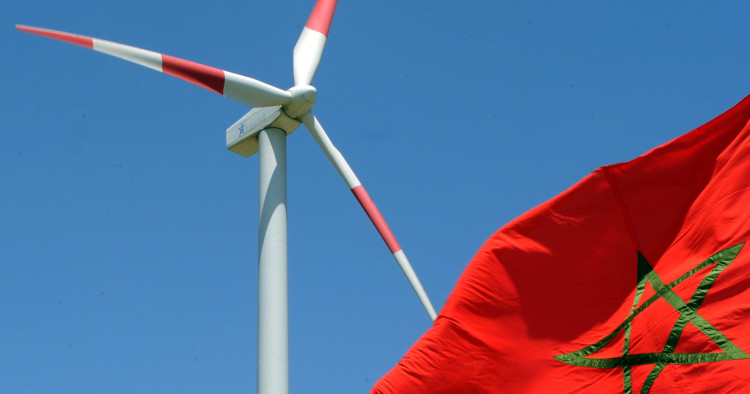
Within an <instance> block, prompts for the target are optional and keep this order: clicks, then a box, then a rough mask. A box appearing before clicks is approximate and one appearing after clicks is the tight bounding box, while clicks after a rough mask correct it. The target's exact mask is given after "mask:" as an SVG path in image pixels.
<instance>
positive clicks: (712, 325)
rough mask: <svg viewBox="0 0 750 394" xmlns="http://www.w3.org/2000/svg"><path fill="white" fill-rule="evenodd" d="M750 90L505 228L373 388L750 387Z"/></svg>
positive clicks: (542, 390)
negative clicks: (740, 98) (692, 126)
mask: <svg viewBox="0 0 750 394" xmlns="http://www.w3.org/2000/svg"><path fill="white" fill-rule="evenodd" d="M748 120H750V96H749V97H748V98H745V99H744V100H743V101H742V102H740V103H739V104H737V105H736V106H735V107H733V108H732V109H730V110H729V111H727V112H726V113H724V114H722V115H721V116H719V117H718V118H716V119H714V120H712V121H711V122H709V123H708V124H706V125H704V126H702V127H700V128H698V129H696V130H694V131H692V132H690V133H688V134H686V135H684V136H682V137H680V138H677V139H675V140H673V141H671V142H669V143H667V144H665V145H663V146H661V147H658V148H656V149H653V150H651V151H650V152H648V153H646V154H644V155H643V156H641V157H638V158H637V159H635V160H633V161H630V162H628V163H621V164H616V165H612V166H607V167H602V168H600V169H598V170H596V171H594V172H593V173H592V174H591V175H589V176H588V177H586V178H585V179H583V180H582V181H580V182H579V183H578V184H576V185H575V186H573V187H572V188H570V189H569V190H567V191H566V192H564V193H563V194H561V195H559V196H557V197H555V198H553V199H552V200H550V201H548V202H546V203H544V204H542V205H540V206H538V207H536V208H535V209H533V210H531V211H530V212H528V213H526V214H524V215H523V216H521V217H519V218H518V219H516V220H514V221H513V222H511V223H509V224H508V225H506V226H504V227H503V228H501V229H500V230H499V231H498V232H497V233H495V234H494V235H493V236H492V237H491V238H490V239H489V240H488V241H487V242H486V243H485V244H484V246H482V247H481V249H480V250H479V251H478V253H477V254H476V256H475V257H474V258H473V259H472V260H471V262H470V263H469V265H468V267H467V268H466V270H465V271H464V273H463V274H462V276H461V277H460V279H459V281H458V283H457V285H456V288H455V289H454V290H453V293H452V294H451V295H450V297H449V298H448V301H447V303H446V305H445V307H444V308H443V310H442V311H441V313H440V315H439V317H438V319H437V320H436V321H435V323H434V325H433V327H432V328H431V329H430V330H428V331H427V332H426V333H425V334H424V335H423V336H422V338H421V339H419V341H418V342H417V343H416V344H415V345H414V346H413V347H412V348H411V349H410V350H409V351H408V352H407V353H406V355H405V356H404V358H403V359H402V360H401V361H400V362H399V363H398V365H396V367H395V368H393V369H392V370H391V371H390V372H389V373H388V374H387V375H385V376H384V377H383V378H382V379H380V381H378V382H377V384H376V385H375V387H374V388H373V393H617V392H625V393H631V392H649V391H650V392H658V393H709V392H710V393H715V392H722V393H726V392H732V393H734V392H750V355H748V353H750V290H748V287H750V246H747V245H745V243H747V242H748V241H750V138H749V136H748V133H750V126H749V125H748Z"/></svg>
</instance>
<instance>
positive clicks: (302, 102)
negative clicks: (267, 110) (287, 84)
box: [284, 85, 318, 119]
mask: <svg viewBox="0 0 750 394" xmlns="http://www.w3.org/2000/svg"><path fill="white" fill-rule="evenodd" d="M289 93H291V94H292V102H291V103H289V104H288V105H285V106H284V112H286V114H287V115H289V117H290V118H293V119H298V118H299V117H300V116H302V115H304V114H306V113H308V112H310V110H311V109H312V107H313V105H315V99H316V98H317V96H318V91H317V90H315V88H314V87H312V86H310V85H297V86H295V87H293V88H291V89H289Z"/></svg>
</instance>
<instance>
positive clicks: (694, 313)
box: [555, 243, 750, 394]
mask: <svg viewBox="0 0 750 394" xmlns="http://www.w3.org/2000/svg"><path fill="white" fill-rule="evenodd" d="M743 245H744V243H741V244H738V245H735V246H732V247H729V248H726V249H724V250H721V251H719V252H717V253H716V254H714V255H713V256H711V257H709V258H708V259H706V260H705V261H704V262H702V263H700V264H698V266H697V267H695V268H693V269H692V270H690V271H688V272H686V273H685V274H684V275H682V276H680V277H679V278H677V279H675V280H674V281H673V282H671V283H669V284H664V283H663V282H662V281H661V278H659V275H658V274H657V273H656V272H655V271H654V269H653V267H651V264H649V262H648V261H646V258H645V257H643V255H642V254H641V253H640V252H638V285H637V287H636V293H635V299H634V300H633V307H632V309H631V310H630V314H629V315H628V317H627V318H626V319H625V321H624V322H622V324H620V325H619V326H617V328H615V329H614V331H612V333H611V334H609V335H607V336H606V337H604V338H603V339H602V340H600V341H599V342H597V343H595V344H593V345H590V346H587V347H585V348H583V349H581V350H578V351H575V352H571V353H566V354H562V355H559V356H555V359H556V360H558V361H562V362H564V363H566V364H570V365H575V366H579V367H591V368H622V369H623V386H624V389H625V392H626V393H628V394H630V393H632V391H633V385H632V377H631V372H630V368H631V367H632V366H633V365H648V364H653V365H654V368H653V369H652V370H651V372H650V373H649V375H648V377H647V378H646V381H645V382H644V383H643V386H642V389H641V393H648V392H649V390H650V389H651V386H652V385H653V384H654V381H655V380H656V378H657V377H658V376H659V374H660V373H661V371H662V370H663V369H664V367H665V366H667V365H669V364H698V363H708V362H716V361H727V360H740V359H746V358H750V355H748V354H747V353H745V352H744V351H743V350H742V349H740V348H739V347H737V346H736V345H735V344H734V343H732V341H730V340H729V339H728V338H727V337H726V336H724V334H722V333H721V332H720V331H719V330H718V329H716V327H714V326H713V325H712V324H711V323H709V322H708V321H706V319H704V318H703V317H702V316H701V315H700V314H699V313H698V308H699V307H700V306H701V303H703V299H704V298H705V297H706V295H707V294H708V292H709V290H710V289H711V286H713V284H714V282H715V281H716V278H718V276H719V274H720V273H721V271H723V270H724V268H726V267H727V266H728V265H729V263H731V262H732V261H734V259H735V258H736V257H737V254H739V252H740V250H741V249H742V246H743ZM712 265H713V266H714V267H713V269H712V270H711V272H709V273H708V274H707V275H706V277H705V278H703V280H702V281H701V282H700V284H699V285H698V288H697V289H696V290H695V293H694V294H693V296H692V297H691V298H690V301H689V302H687V303H686V302H685V301H683V300H682V298H680V297H679V296H678V295H677V294H676V293H675V292H674V291H672V289H673V288H674V287H675V286H677V285H678V284H680V283H681V282H682V281H684V280H685V279H687V278H689V277H691V276H693V275H695V274H696V273H697V272H699V271H701V270H702V269H704V268H707V267H709V266H712ZM646 282H648V283H650V284H651V287H652V288H653V289H654V291H655V292H656V294H654V295H653V296H652V297H651V298H649V299H648V300H646V301H645V302H644V303H643V304H641V306H638V303H639V301H640V299H641V296H642V295H643V291H644V290H645V288H646ZM659 298H663V299H664V300H666V301H667V303H669V305H671V306H672V307H673V308H674V309H675V310H677V312H679V313H680V317H679V318H678V319H677V322H676V323H675V324H674V327H673V328H672V331H671V332H670V333H669V337H668V338H667V342H666V344H665V345H664V350H662V352H661V353H638V354H631V353H630V328H631V322H632V321H633V319H634V318H635V317H636V316H638V314H639V313H641V312H643V311H644V310H645V309H646V308H648V307H649V306H650V305H651V304H653V303H654V302H655V301H656V300H658V299H659ZM687 323H692V324H693V325H694V326H695V327H696V328H697V329H698V330H700V332H702V333H703V334H705V335H706V336H707V337H708V338H710V339H711V340H712V341H713V342H714V343H716V345H717V346H718V347H719V348H720V349H721V350H722V351H723V352H721V353H719V352H717V353H675V352H674V349H675V347H676V346H677V343H678V342H679V340H680V336H681V335H682V332H683V330H684V329H685V326H686V325H687ZM621 331H622V332H624V334H625V341H624V345H623V349H622V356H621V357H611V358H595V357H587V356H590V355H592V354H594V353H596V352H598V351H599V350H601V349H603V348H604V347H605V346H606V345H607V344H609V343H610V342H611V341H612V340H613V339H614V338H615V337H616V336H617V335H618V334H619V333H620V332H621Z"/></svg>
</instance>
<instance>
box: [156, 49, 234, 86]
mask: <svg viewBox="0 0 750 394" xmlns="http://www.w3.org/2000/svg"><path fill="white" fill-rule="evenodd" d="M161 59H162V60H161V62H162V64H161V68H162V71H164V73H166V74H169V75H173V76H175V77H178V78H182V79H184V80H186V81H188V82H190V83H194V84H196V85H198V86H202V87H204V88H206V89H209V90H213V91H214V92H216V93H219V94H221V95H223V94H224V79H225V77H224V70H220V69H218V68H213V67H210V66H205V65H203V64H199V63H195V62H191V61H190V60H185V59H180V58H178V57H174V56H169V55H161Z"/></svg>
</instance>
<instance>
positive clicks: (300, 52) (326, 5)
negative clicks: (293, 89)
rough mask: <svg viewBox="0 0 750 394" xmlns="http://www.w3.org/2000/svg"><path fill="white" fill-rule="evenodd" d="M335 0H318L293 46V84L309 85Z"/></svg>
mask: <svg viewBox="0 0 750 394" xmlns="http://www.w3.org/2000/svg"><path fill="white" fill-rule="evenodd" d="M335 10H336V0H318V2H317V3H315V8H313V10H312V13H311V14H310V18H309V19H308V20H307V24H305V27H304V29H302V34H300V36H299V39H298V40H297V45H295V46H294V84H295V85H309V84H310V83H311V82H312V80H313V77H314V76H315V71H316V70H317V69H318V64H320V57H321V56H322V55H323V47H325V45H326V38H327V37H328V30H329V29H330V28H331V20H332V19H333V12H334V11H335Z"/></svg>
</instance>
